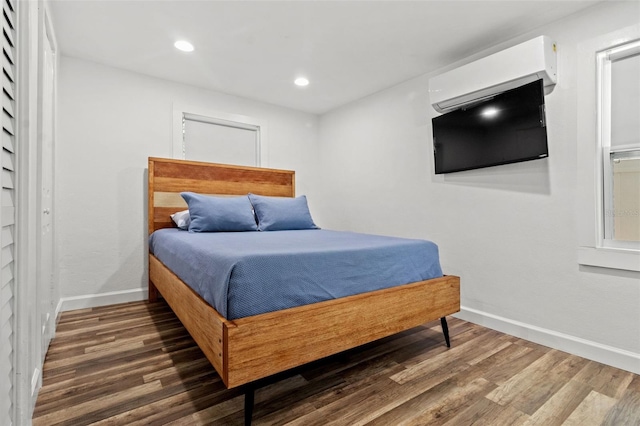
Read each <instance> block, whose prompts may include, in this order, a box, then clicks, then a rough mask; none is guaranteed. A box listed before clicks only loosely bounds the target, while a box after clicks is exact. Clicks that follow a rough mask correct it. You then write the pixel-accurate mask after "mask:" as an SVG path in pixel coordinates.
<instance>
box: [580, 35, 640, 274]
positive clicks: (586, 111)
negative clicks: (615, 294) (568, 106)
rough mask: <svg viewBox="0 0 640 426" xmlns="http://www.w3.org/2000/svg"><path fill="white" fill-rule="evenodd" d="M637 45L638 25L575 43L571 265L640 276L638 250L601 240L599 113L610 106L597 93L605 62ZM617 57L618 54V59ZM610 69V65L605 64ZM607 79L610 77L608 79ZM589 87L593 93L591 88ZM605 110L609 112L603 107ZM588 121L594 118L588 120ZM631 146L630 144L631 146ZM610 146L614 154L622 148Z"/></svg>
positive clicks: (606, 123)
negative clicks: (573, 242)
mask: <svg viewBox="0 0 640 426" xmlns="http://www.w3.org/2000/svg"><path fill="white" fill-rule="evenodd" d="M636 43H640V24H638V25H631V26H629V27H625V28H622V29H619V30H617V31H614V32H611V33H609V34H605V35H602V36H598V37H596V38H594V39H590V40H586V41H584V42H582V43H580V44H579V45H578V50H577V53H578V58H577V59H578V65H577V75H576V77H577V90H578V93H577V94H578V99H577V101H578V104H577V105H578V110H577V120H578V121H577V124H578V132H577V136H578V141H577V142H578V153H577V154H578V164H577V174H578V176H577V177H578V187H577V197H578V198H577V207H578V208H577V212H576V213H577V218H576V219H577V221H576V222H577V227H578V229H577V231H578V249H577V261H578V264H580V265H582V266H595V267H601V268H610V269H616V270H623V271H634V272H640V249H638V248H636V246H635V243H634V242H632V243H631V244H626V242H621V241H618V242H616V243H614V244H611V241H612V240H609V239H605V238H604V236H605V234H604V232H605V231H604V226H605V225H604V220H605V203H604V198H603V196H604V195H603V194H604V185H605V183H604V164H605V159H607V160H608V159H609V153H610V151H611V149H610V146H611V145H610V142H611V140H610V134H611V133H610V119H605V118H604V117H603V114H602V112H603V109H605V108H610V101H611V99H610V97H608V94H607V93H605V92H603V89H604V88H605V86H604V85H605V84H606V83H608V82H610V80H609V81H608V82H607V81H603V79H602V78H603V77H607V75H606V72H607V71H608V72H610V68H609V69H608V70H607V69H606V68H603V65H605V63H606V62H605V60H608V61H610V60H611V59H612V58H613V59H618V58H620V57H623V56H624V57H626V56H631V55H632V54H631V53H630V50H631V48H632V47H633V48H635V47H634V46H635V44H636ZM619 55H622V56H619ZM609 65H610V64H609ZM608 77H609V78H610V74H609V75H608ZM594 88H595V89H596V90H594ZM609 111H610V109H609ZM594 118H595V119H596V120H595V122H594ZM633 147H635V144H634V146H633ZM633 147H616V151H620V150H622V149H623V148H627V149H628V148H633Z"/></svg>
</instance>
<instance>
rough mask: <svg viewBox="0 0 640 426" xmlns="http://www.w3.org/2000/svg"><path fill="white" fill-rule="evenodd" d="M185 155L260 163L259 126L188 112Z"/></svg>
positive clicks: (241, 162) (218, 160) (197, 158)
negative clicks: (214, 118)
mask: <svg viewBox="0 0 640 426" xmlns="http://www.w3.org/2000/svg"><path fill="white" fill-rule="evenodd" d="M184 158H185V159H187V160H197V161H207V162H212V163H224V164H236V165H243V166H258V165H260V140H259V127H258V126H252V125H247V124H241V123H235V122H226V121H223V120H213V119H210V118H207V117H200V116H197V115H194V114H185V115H184Z"/></svg>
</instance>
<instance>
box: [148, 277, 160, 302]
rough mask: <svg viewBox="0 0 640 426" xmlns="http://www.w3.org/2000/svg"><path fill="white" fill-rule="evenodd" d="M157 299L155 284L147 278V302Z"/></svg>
mask: <svg viewBox="0 0 640 426" xmlns="http://www.w3.org/2000/svg"><path fill="white" fill-rule="evenodd" d="M157 301H158V289H157V288H156V286H155V285H154V284H153V283H152V282H151V280H149V302H157Z"/></svg>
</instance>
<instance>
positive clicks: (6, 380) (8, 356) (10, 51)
mask: <svg viewBox="0 0 640 426" xmlns="http://www.w3.org/2000/svg"><path fill="white" fill-rule="evenodd" d="M16 6H17V3H16V2H15V0H2V15H3V16H2V153H1V164H2V170H1V173H0V187H1V188H2V194H1V197H0V198H1V204H0V272H1V278H0V424H3V425H11V424H12V423H13V422H12V419H13V414H14V404H15V401H14V392H13V387H14V386H15V383H14V377H15V375H14V368H15V362H14V360H15V356H14V353H13V350H14V343H15V339H14V334H15V333H14V331H15V330H14V325H15V319H14V318H15V317H14V310H15V296H14V295H15V281H14V279H13V275H14V274H13V270H14V262H13V256H14V242H13V240H14V228H15V227H14V221H15V208H14V199H15V197H14V181H15V164H16V162H15V146H16V137H15V128H16V119H15V115H16V113H15V112H16V101H15V98H16V96H15V93H16V85H15V79H16V65H15V64H16V23H17V20H16V12H15V10H16Z"/></svg>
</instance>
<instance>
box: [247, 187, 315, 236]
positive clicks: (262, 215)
mask: <svg viewBox="0 0 640 426" xmlns="http://www.w3.org/2000/svg"><path fill="white" fill-rule="evenodd" d="M249 200H251V204H253V209H254V210H255V213H256V217H257V218H258V230H259V231H285V230H293V229H317V228H318V227H317V226H316V224H315V223H313V219H312V218H311V213H309V206H308V205H307V197H305V196H304V195H301V196H299V197H296V198H282V197H265V196H262V195H255V194H249Z"/></svg>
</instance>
